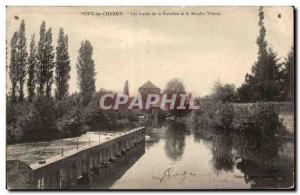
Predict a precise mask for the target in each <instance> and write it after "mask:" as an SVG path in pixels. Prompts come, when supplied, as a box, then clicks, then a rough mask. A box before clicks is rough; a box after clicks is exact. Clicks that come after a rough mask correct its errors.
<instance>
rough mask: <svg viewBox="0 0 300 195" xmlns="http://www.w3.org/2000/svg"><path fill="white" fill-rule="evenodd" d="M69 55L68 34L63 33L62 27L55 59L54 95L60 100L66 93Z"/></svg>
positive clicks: (68, 76)
mask: <svg viewBox="0 0 300 195" xmlns="http://www.w3.org/2000/svg"><path fill="white" fill-rule="evenodd" d="M70 70H71V67H70V57H69V53H68V36H67V35H66V34H65V33H64V30H63V29H62V28H60V29H59V33H58V40H57V47H56V60H55V73H56V74H55V83H56V91H55V95H56V98H57V99H58V100H61V99H62V98H63V97H64V96H65V95H67V94H68V90H69V84H68V81H69V79H70Z"/></svg>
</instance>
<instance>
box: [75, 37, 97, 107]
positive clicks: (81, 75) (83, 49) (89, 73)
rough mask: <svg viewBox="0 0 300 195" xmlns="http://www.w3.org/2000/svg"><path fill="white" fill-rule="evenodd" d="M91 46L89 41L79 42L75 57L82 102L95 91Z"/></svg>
mask: <svg viewBox="0 0 300 195" xmlns="http://www.w3.org/2000/svg"><path fill="white" fill-rule="evenodd" d="M92 56H93V47H92V44H91V42H90V41H88V40H85V41H82V42H81V46H80V49H79V56H78V58H77V60H78V61H77V64H76V67H77V75H78V86H79V88H80V93H81V96H82V99H83V103H84V104H87V103H88V102H89V101H90V100H91V97H92V94H93V93H94V92H95V76H96V73H95V64H94V60H93V59H92Z"/></svg>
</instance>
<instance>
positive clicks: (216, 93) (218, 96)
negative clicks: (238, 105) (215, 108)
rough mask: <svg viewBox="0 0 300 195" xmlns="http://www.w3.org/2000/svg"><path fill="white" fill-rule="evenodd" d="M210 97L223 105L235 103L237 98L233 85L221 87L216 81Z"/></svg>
mask: <svg viewBox="0 0 300 195" xmlns="http://www.w3.org/2000/svg"><path fill="white" fill-rule="evenodd" d="M212 97H213V98H214V99H215V100H217V101H221V102H223V103H228V102H235V101H236V97H237V92H236V89H235V86H234V85H233V84H224V85H222V84H221V83H220V81H217V82H216V83H215V85H214V88H213V94H212Z"/></svg>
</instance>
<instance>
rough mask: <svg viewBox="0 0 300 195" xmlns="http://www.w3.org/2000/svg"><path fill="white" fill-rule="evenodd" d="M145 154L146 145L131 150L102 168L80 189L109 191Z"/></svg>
mask: <svg viewBox="0 0 300 195" xmlns="http://www.w3.org/2000/svg"><path fill="white" fill-rule="evenodd" d="M144 153H145V144H140V145H138V146H137V147H136V148H134V149H131V150H130V151H129V152H128V153H126V155H125V156H123V157H122V158H120V159H117V160H116V161H115V162H113V163H112V164H111V165H109V166H108V167H104V168H101V169H100V171H99V173H97V174H95V175H92V176H91V178H90V181H89V183H88V184H83V185H80V186H78V187H79V188H80V189H108V188H110V187H111V186H112V185H113V184H114V183H115V182H116V181H117V180H118V179H119V178H121V177H122V176H123V175H124V173H125V172H126V171H127V170H128V169H129V168H130V167H132V166H133V165H134V163H136V161H138V159H139V158H141V157H142V156H143V155H144Z"/></svg>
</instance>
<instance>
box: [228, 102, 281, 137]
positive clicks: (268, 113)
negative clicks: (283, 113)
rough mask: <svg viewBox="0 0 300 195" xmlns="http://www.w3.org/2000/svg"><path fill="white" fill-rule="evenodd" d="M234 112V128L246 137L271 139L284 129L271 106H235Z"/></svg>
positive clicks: (273, 107)
mask: <svg viewBox="0 0 300 195" xmlns="http://www.w3.org/2000/svg"><path fill="white" fill-rule="evenodd" d="M235 110H236V116H235V122H234V123H235V126H236V128H237V129H239V130H240V131H241V132H242V133H243V134H244V135H245V136H247V137H250V136H255V137H256V136H258V137H273V136H275V135H276V134H278V133H280V132H282V131H283V129H284V128H283V125H282V123H281V121H280V120H279V116H278V115H279V113H278V112H277V111H276V109H275V106H274V105H273V104H264V103H255V104H252V105H250V106H248V107H245V106H244V107H239V106H238V105H237V106H236V109H235Z"/></svg>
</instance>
